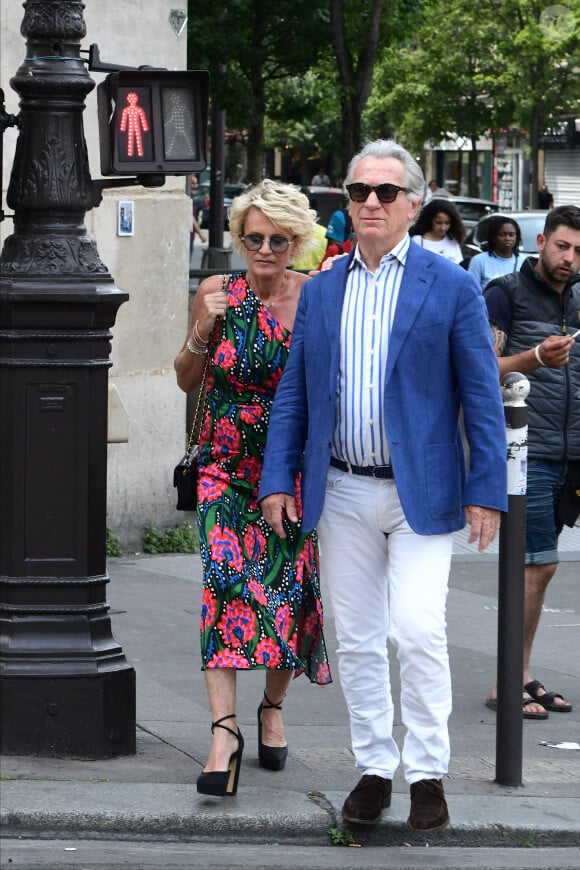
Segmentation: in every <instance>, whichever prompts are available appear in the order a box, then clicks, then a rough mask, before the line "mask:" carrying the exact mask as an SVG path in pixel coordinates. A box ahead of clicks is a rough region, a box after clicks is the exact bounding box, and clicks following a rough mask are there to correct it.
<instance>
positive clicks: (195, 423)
mask: <svg viewBox="0 0 580 870" xmlns="http://www.w3.org/2000/svg"><path fill="white" fill-rule="evenodd" d="M229 280H230V276H229V275H222V290H223V291H224V293H225V292H226V291H227V286H228V284H229ZM216 323H217V320H216ZM208 369H209V354H208V355H207V357H206V359H205V365H204V367H203V375H202V376H201V383H200V385H199V392H198V394H197V401H196V403H195V411H194V412H193V420H192V422H191V432H190V433H189V438H188V440H187V450H186V451H185V456H186V459H185V464H186V465H189V464H190V462H191V448H192V446H193V444H194V443H195V437H196V435H198V434H199V427H200V426H201V417H202V414H203V409H204V408H205V401H206V399H207V389H206V385H207V372H208Z"/></svg>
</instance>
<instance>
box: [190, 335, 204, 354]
mask: <svg viewBox="0 0 580 870" xmlns="http://www.w3.org/2000/svg"><path fill="white" fill-rule="evenodd" d="M185 346H186V348H187V349H188V351H189V352H190V353H196V354H199V355H200V356H205V355H206V354H207V352H208V346H207V344H198V343H197V341H196V340H195V339H194V337H193V335H191V336H190V337H189V338H188V339H187V343H186V345H185Z"/></svg>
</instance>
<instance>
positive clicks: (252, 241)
mask: <svg viewBox="0 0 580 870" xmlns="http://www.w3.org/2000/svg"><path fill="white" fill-rule="evenodd" d="M266 241H267V242H268V244H269V246H270V250H271V251H272V253H273V254H284V253H285V252H286V251H287V250H288V248H289V247H290V242H291V241H292V240H291V239H287V238H286V237H285V236H270V238H269V239H267V238H266V236H262V235H260V233H248V235H247V236H242V245H243V246H244V248H246V250H248V251H259V250H260V248H261V247H262V245H263V244H264V242H266Z"/></svg>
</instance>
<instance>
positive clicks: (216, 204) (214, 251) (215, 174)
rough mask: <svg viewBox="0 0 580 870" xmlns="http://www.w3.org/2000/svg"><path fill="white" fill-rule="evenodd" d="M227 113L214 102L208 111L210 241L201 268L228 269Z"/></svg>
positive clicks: (229, 259)
mask: <svg viewBox="0 0 580 870" xmlns="http://www.w3.org/2000/svg"><path fill="white" fill-rule="evenodd" d="M225 133H226V113H225V112H224V110H223V109H219V108H218V107H217V106H216V105H215V104H214V106H213V108H212V114H211V175H210V187H209V199H210V210H209V245H208V247H207V248H206V249H205V251H204V252H203V255H202V261H201V268H202V269H224V270H225V271H228V270H229V269H231V257H230V249H229V248H224V206H223V202H224V181H225V178H224V176H225V172H226V159H225V149H224V140H225Z"/></svg>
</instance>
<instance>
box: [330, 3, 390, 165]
mask: <svg viewBox="0 0 580 870" xmlns="http://www.w3.org/2000/svg"><path fill="white" fill-rule="evenodd" d="M384 5H385V0H373V3H372V8H371V12H370V15H369V17H368V25H367V31H366V36H365V40H364V44H363V45H362V47H361V49H360V53H359V56H358V60H357V62H356V70H355V62H354V60H353V56H352V52H351V51H350V49H349V47H348V45H347V42H346V30H345V24H344V4H343V2H342V0H331V3H330V29H331V34H332V46H333V48H334V51H335V54H336V63H337V66H338V76H339V79H340V86H341V94H340V104H341V116H342V131H341V146H340V160H341V166H340V175H341V177H342V178H344V176H345V175H346V170H347V167H348V164H349V163H350V160H351V158H352V157H353V156H354V155H355V154H356V152H357V151H358V150H359V149H360V146H361V137H360V119H361V115H362V113H363V111H364V108H365V106H366V104H367V100H368V98H369V93H370V89H371V84H372V77H373V69H374V65H375V58H376V54H377V46H378V39H379V23H380V20H381V15H382V11H383V7H384Z"/></svg>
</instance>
